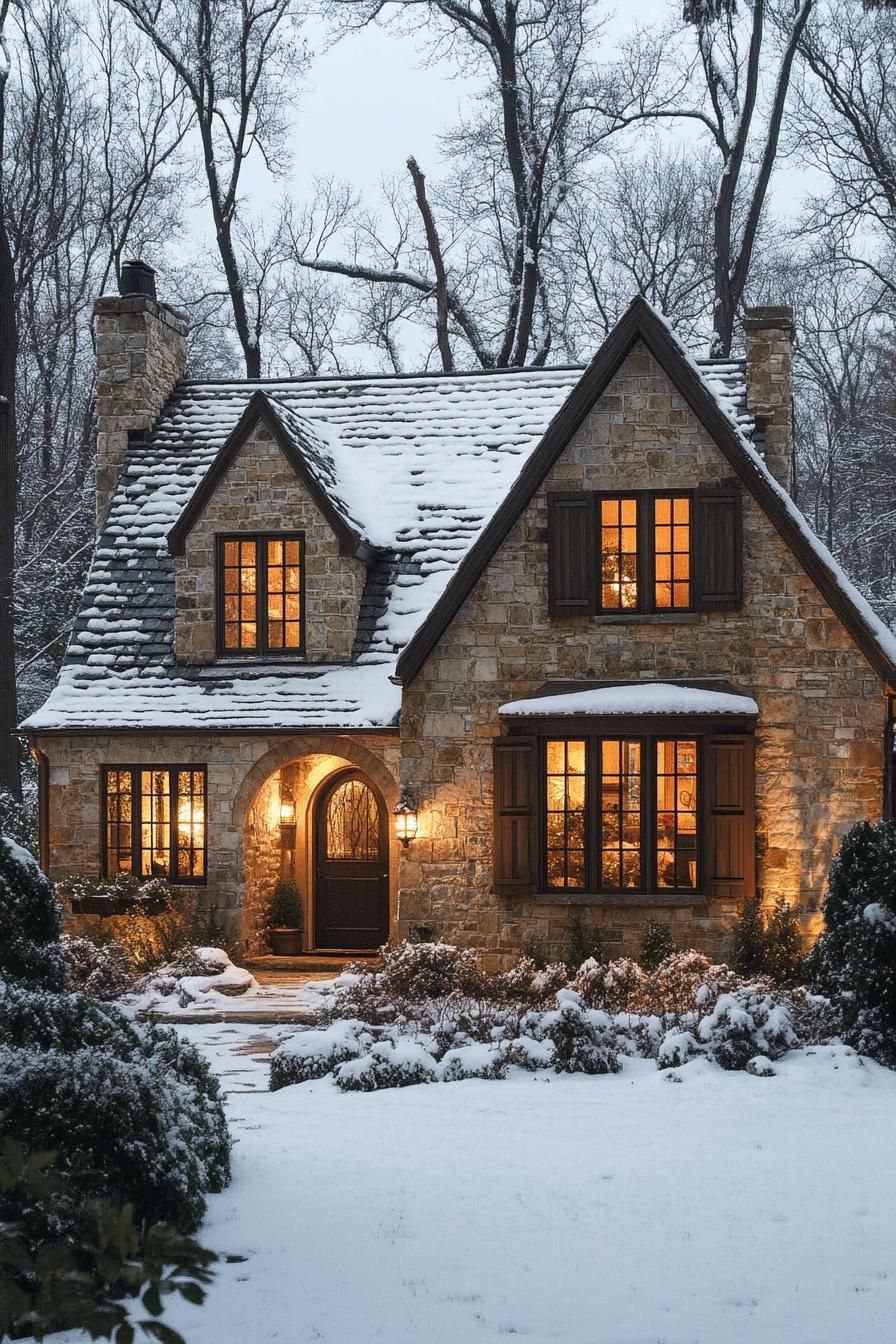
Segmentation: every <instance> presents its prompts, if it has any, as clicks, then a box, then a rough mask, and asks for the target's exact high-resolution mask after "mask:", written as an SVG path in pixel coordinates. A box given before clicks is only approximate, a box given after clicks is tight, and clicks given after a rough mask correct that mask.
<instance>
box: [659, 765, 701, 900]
mask: <svg viewBox="0 0 896 1344" xmlns="http://www.w3.org/2000/svg"><path fill="white" fill-rule="evenodd" d="M656 880H657V885H658V886H659V887H661V888H665V887H671V888H673V889H674V890H676V891H695V890H696V889H697V743H696V742H695V741H694V740H693V739H688V738H669V739H662V740H661V741H659V742H657V744H656Z"/></svg>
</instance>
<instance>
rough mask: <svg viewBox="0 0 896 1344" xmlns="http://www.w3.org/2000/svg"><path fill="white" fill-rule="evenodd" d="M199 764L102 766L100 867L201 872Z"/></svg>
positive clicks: (194, 878)
mask: <svg viewBox="0 0 896 1344" xmlns="http://www.w3.org/2000/svg"><path fill="white" fill-rule="evenodd" d="M205 799H206V774H205V768H204V767H202V766H198V767H197V766H181V767H177V766H167V765H166V766H161V767H145V766H133V767H122V766H112V767H109V768H107V769H105V770H104V771H103V812H104V817H103V870H104V872H105V874H106V876H108V877H115V876H116V875H117V874H119V873H132V874H134V876H136V877H140V878H145V877H163V878H166V879H167V880H168V881H169V882H204V881H205V877H206V806H205Z"/></svg>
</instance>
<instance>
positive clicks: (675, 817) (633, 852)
mask: <svg viewBox="0 0 896 1344" xmlns="http://www.w3.org/2000/svg"><path fill="white" fill-rule="evenodd" d="M697 754H698V743H697V739H696V738H689V737H643V738H642V737H604V736H594V737H587V738H548V739H547V740H546V741H545V743H544V761H545V769H544V780H545V813H544V815H545V839H544V853H545V873H544V878H545V888H546V890H548V891H555V890H578V891H595V892H632V891H635V892H637V891H641V890H648V889H649V890H656V891H681V892H687V891H696V890H697V889H698V882H699V876H700V874H699V861H698V858H699V854H698V840H699V816H700V808H699V797H698V771H697ZM645 884H646V885H645Z"/></svg>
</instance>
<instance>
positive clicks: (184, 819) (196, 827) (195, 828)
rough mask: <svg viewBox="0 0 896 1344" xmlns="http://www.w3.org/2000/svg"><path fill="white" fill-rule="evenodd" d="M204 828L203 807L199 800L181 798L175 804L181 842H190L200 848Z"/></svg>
mask: <svg viewBox="0 0 896 1344" xmlns="http://www.w3.org/2000/svg"><path fill="white" fill-rule="evenodd" d="M204 829H205V809H204V807H203V805H202V802H201V800H199V799H197V798H194V799H193V800H192V803H191V801H190V799H189V798H181V799H180V801H179V802H178V805H177V833H178V837H179V839H180V841H181V843H183V844H192V845H193V847H194V848H195V849H201V848H202V840H203V831H204Z"/></svg>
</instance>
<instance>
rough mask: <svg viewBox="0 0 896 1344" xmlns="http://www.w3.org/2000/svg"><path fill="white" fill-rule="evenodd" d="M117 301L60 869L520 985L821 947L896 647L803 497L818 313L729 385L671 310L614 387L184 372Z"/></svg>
mask: <svg viewBox="0 0 896 1344" xmlns="http://www.w3.org/2000/svg"><path fill="white" fill-rule="evenodd" d="M123 290H124V292H123V293H122V294H121V295H120V296H116V297H105V298H102V299H100V300H99V301H98V302H97V305H96V310H95V322H96V344H97V358H98V374H97V388H98V440H97V449H98V472H97V533H98V540H97V545H96V553H95V556H94V559H93V563H92V566H91V570H90V575H89V578H88V581H87V586H86V589H85V592H84V597H83V601H82V604H81V609H80V614H79V616H78V620H77V623H76V626H75V629H74V633H73V635H72V638H71V643H70V646H69V649H68V652H67V655H66V659H65V663H64V666H63V668H62V671H61V674H60V677H59V681H58V684H57V685H56V687H55V688H54V690H53V692H52V694H51V695H50V697H49V699H48V700H47V702H46V704H45V705H44V706H43V707H42V708H41V709H40V710H39V711H38V712H36V713H35V714H33V715H32V716H31V718H30V719H29V720H28V721H27V722H26V723H25V725H24V728H25V730H26V731H27V732H28V733H29V734H30V739H31V743H32V749H33V752H34V754H35V757H36V759H37V760H38V763H39V767H40V779H41V795H40V798H41V834H42V851H43V852H42V861H43V863H44V865H45V866H46V868H47V869H48V871H49V872H50V873H51V874H52V875H53V876H54V877H61V876H63V875H67V874H73V873H84V874H100V873H103V874H106V875H108V876H114V875H115V874H118V873H122V872H124V873H132V874H137V875H139V876H146V877H148V876H152V875H161V876H164V877H166V878H168V880H169V881H170V882H171V883H173V884H175V885H184V886H198V887H200V888H202V889H203V891H204V892H205V893H206V899H207V900H208V902H209V904H210V905H213V906H214V907H216V909H217V910H218V912H219V914H220V916H221V917H222V918H223V919H224V920H226V922H227V924H228V926H229V929H230V932H231V933H233V934H237V935H241V936H243V937H244V938H245V939H246V941H247V945H248V946H249V947H250V948H252V949H253V950H257V949H258V948H259V947H260V946H261V942H262V940H263V930H264V923H265V917H264V907H265V902H266V901H267V899H268V896H269V893H270V891H271V889H272V887H273V885H274V883H275V882H276V880H277V878H278V877H280V876H282V875H292V876H294V877H295V880H296V883H297V885H298V888H299V890H300V892H301V895H302V898H303V900H304V902H305V905H306V930H307V943H308V946H309V947H311V948H313V949H315V950H317V951H319V952H333V953H343V952H346V951H358V950H363V949H369V948H374V947H376V946H378V945H379V944H380V943H381V942H383V941H384V940H385V939H387V938H390V937H399V936H401V935H404V934H406V933H408V932H409V931H411V930H427V931H429V936H434V937H442V938H446V939H451V940H453V941H456V942H458V943H461V944H463V945H465V946H472V947H476V948H478V949H481V950H483V951H485V952H487V953H489V954H490V955H491V956H492V957H493V958H494V959H495V960H502V959H507V958H509V957H510V956H511V955H513V954H515V953H517V952H519V951H520V949H521V948H523V947H524V946H526V945H528V944H530V943H532V942H538V943H540V944H542V945H543V946H545V948H546V949H547V950H548V951H553V952H562V951H563V950H564V948H565V946H566V945H567V943H568V939H569V934H570V928H571V925H572V921H573V920H574V919H575V918H576V917H578V918H580V919H582V920H584V921H585V922H587V923H590V924H592V925H596V926H599V927H600V929H601V931H602V933H603V936H604V939H605V941H606V943H607V946H608V947H609V949H610V950H611V951H612V952H614V953H617V954H619V953H623V952H628V951H631V950H633V949H634V948H636V947H637V944H638V941H639V938H640V931H641V929H642V927H643V924H644V922H645V920H646V919H648V918H654V919H660V920H664V921H666V922H667V923H668V924H669V925H670V926H671V927H672V931H673V934H674V936H675V938H676V940H677V941H678V942H679V944H693V945H696V946H698V947H701V948H704V949H705V950H706V951H708V952H709V953H711V954H713V955H718V954H723V953H724V952H725V948H726V938H727V936H728V932H729V930H730V927H731V922H732V918H733V916H734V915H735V914H736V912H737V910H738V909H739V907H740V906H741V905H742V903H743V901H744V900H745V898H747V897H748V896H749V895H750V894H751V893H753V892H754V891H756V890H758V891H759V892H760V893H761V895H762V897H763V899H765V900H767V901H771V900H773V899H775V898H777V897H780V896H783V897H786V898H787V900H788V901H790V902H791V903H792V904H793V905H794V906H796V907H797V908H798V910H799V911H800V913H801V916H802V917H803V919H804V922H805V926H806V928H807V930H808V929H810V928H811V926H812V924H813V921H815V920H817V913H816V912H817V910H818V907H819V902H820V898H821V896H822V893H823V886H824V880H825V874H826V870H827V867H828V863H829V861H830V858H831V855H832V852H833V851H834V850H835V848H836V846H837V843H838V840H839V837H840V836H841V835H842V834H843V832H844V831H845V830H846V829H847V828H848V827H849V826H850V825H851V824H852V823H853V822H855V821H856V820H858V819H859V818H863V817H868V818H875V817H879V816H880V815H881V813H882V811H886V810H888V808H889V795H890V792H891V788H892V785H891V781H890V769H889V765H888V762H889V761H890V760H891V757H892V736H893V732H892V722H893V705H894V700H893V695H894V693H896V640H894V638H893V636H892V635H891V634H890V632H889V631H888V630H887V629H886V628H885V627H884V626H883V625H882V624H881V622H880V621H879V620H878V619H877V617H876V616H875V615H874V613H873V612H872V611H871V609H870V608H869V606H868V605H867V603H866V602H865V601H864V600H863V599H862V598H861V596H860V595H859V594H858V592H857V591H856V589H855V588H854V587H853V586H852V584H851V583H850V582H849V580H848V579H847V578H846V577H845V576H844V574H843V573H842V572H841V570H840V569H839V568H838V566H837V565H836V563H835V562H834V560H833V559H832V557H831V556H830V554H829V553H828V551H827V550H826V549H825V548H824V546H822V545H821V544H820V543H819V542H818V541H817V540H816V538H815V537H814V535H813V534H812V533H811V531H810V529H809V527H808V525H807V523H806V522H805V520H804V518H803V517H802V515H801V514H800V513H799V511H798V509H797V508H796V506H795V504H794V503H793V501H792V499H791V493H792V483H793V418H792V399H791V353H792V339H793V330H792V318H791V314H790V312H789V310H787V309H785V308H758V309H752V310H750V311H749V312H748V314H747V317H746V321H745V345H746V360H745V361H739V360H734V359H730V360H724V361H716V360H699V359H694V358H692V357H691V356H690V355H689V354H688V353H687V352H686V350H685V349H684V348H683V347H682V345H681V344H680V343H679V341H678V340H677V339H676V337H675V335H674V334H673V332H672V331H670V329H669V328H668V326H667V325H666V323H665V322H664V321H663V320H662V319H661V318H660V317H659V316H658V315H657V314H656V313H655V312H654V311H653V310H652V309H651V308H650V306H649V305H648V304H647V303H645V302H644V301H643V300H641V299H636V300H635V301H634V302H633V304H632V305H631V307H630V308H629V310H628V311H627V312H626V314H625V315H624V317H623V318H622V319H621V320H620V322H619V323H618V325H617V326H616V327H615V329H614V330H613V331H612V332H611V333H610V335H609V336H608V338H607V340H606V341H605V342H604V344H603V345H602V347H601V349H600V350H599V351H598V352H597V354H596V355H595V357H594V359H593V361H592V362H591V364H590V365H589V366H588V367H587V368H585V369H581V368H536V369H516V370H507V371H494V372H486V373H483V372H476V373H466V374H420V375H416V376H410V377H406V376H399V377H388V376H382V375H377V376H372V377H364V378H354V377H351V378H346V377H327V378H299V379H286V380H273V379H272V380H262V381H256V382H247V381H224V382H193V381H189V380H186V379H184V377H183V374H184V367H185V333H186V321H185V318H184V316H183V315H182V314H180V313H178V312H175V311H174V310H172V309H171V308H169V307H167V306H166V305H165V304H164V303H161V302H159V301H157V299H156V297H155V288H154V279H153V276H152V273H151V272H150V271H149V270H148V268H145V267H141V266H139V265H132V266H130V267H128V268H126V270H125V283H124V284H123Z"/></svg>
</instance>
